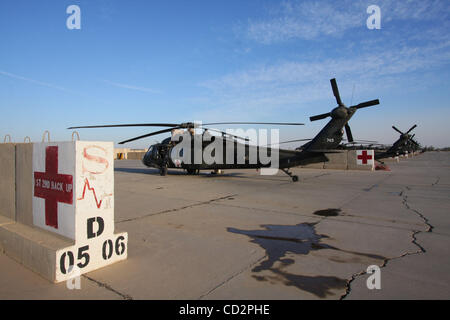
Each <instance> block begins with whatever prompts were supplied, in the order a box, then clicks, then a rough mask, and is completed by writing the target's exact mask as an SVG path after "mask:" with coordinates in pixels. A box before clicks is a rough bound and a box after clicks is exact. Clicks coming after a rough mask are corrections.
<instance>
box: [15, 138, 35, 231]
mask: <svg viewBox="0 0 450 320" xmlns="http://www.w3.org/2000/svg"><path fill="white" fill-rule="evenodd" d="M15 151H16V221H17V222H20V223H23V224H25V225H28V226H33V144H32V143H19V144H16V150H15Z"/></svg>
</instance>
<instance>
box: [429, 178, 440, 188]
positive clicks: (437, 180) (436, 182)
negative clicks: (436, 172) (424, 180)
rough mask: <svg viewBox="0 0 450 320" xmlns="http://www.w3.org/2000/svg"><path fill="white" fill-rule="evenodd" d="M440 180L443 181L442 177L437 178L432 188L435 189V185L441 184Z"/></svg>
mask: <svg viewBox="0 0 450 320" xmlns="http://www.w3.org/2000/svg"><path fill="white" fill-rule="evenodd" d="M439 180H441V177H437V179H436V181H435V182H434V183H432V184H431V186H432V187H434V186H435V185H437V184H438V183H439Z"/></svg>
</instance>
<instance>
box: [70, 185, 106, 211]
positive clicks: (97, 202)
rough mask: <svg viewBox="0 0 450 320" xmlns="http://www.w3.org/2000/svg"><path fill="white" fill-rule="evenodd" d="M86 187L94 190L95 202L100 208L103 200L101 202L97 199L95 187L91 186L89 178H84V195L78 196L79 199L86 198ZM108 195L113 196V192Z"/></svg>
mask: <svg viewBox="0 0 450 320" xmlns="http://www.w3.org/2000/svg"><path fill="white" fill-rule="evenodd" d="M86 187H87V188H88V190H89V191H92V194H93V195H94V200H95V204H96V205H97V208H98V209H100V207H101V205H102V201H103V200H100V202H99V201H98V200H97V195H96V194H95V189H94V188H93V187H92V188H91V186H90V185H89V180H88V178H86V179H84V187H83V195H82V196H81V198H78V199H77V200H84V195H85V193H86ZM106 196H112V193H110V194H107V195H106Z"/></svg>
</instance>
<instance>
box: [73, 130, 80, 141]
mask: <svg viewBox="0 0 450 320" xmlns="http://www.w3.org/2000/svg"><path fill="white" fill-rule="evenodd" d="M75 134H76V135H77V137H78V141H80V135H79V134H78V132H77V131H74V132H72V141H74V139H73V137H74V135H75Z"/></svg>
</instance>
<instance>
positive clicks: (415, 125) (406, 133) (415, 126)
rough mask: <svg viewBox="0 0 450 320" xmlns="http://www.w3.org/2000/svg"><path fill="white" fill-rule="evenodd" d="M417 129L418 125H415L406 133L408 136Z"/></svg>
mask: <svg viewBox="0 0 450 320" xmlns="http://www.w3.org/2000/svg"><path fill="white" fill-rule="evenodd" d="M416 127H417V124H415V125H413V126H412V127H411V129H409V130H408V131H406V134H408V133H410V132H411V131H413V130H414V129H415V128H416Z"/></svg>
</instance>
